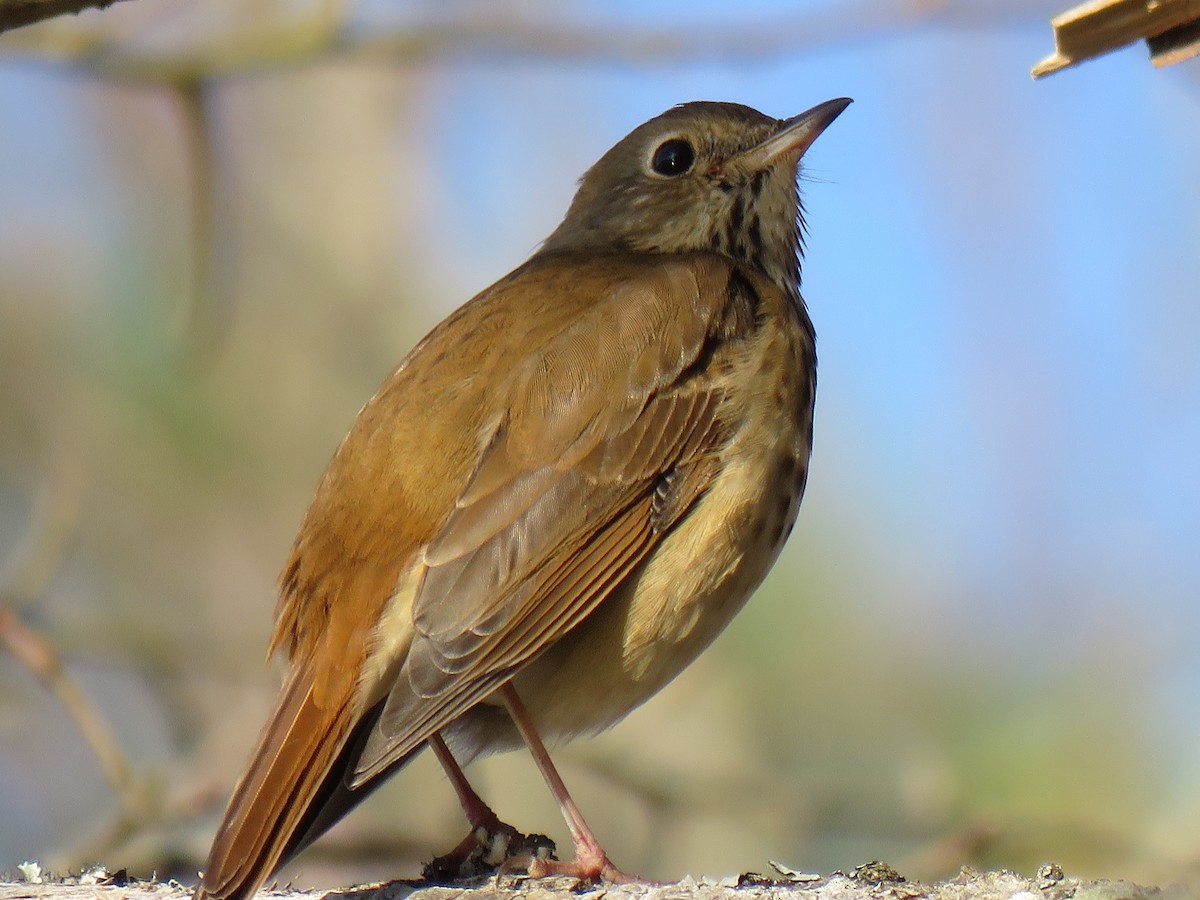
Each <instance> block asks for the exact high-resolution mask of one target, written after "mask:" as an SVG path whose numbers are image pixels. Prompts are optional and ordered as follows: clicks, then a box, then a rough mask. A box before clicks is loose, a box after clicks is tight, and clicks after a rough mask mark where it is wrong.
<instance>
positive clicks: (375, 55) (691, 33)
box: [0, 0, 1021, 83]
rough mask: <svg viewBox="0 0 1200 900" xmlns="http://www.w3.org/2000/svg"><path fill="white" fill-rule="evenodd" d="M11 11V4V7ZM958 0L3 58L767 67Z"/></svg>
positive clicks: (126, 70)
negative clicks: (756, 63)
mask: <svg viewBox="0 0 1200 900" xmlns="http://www.w3.org/2000/svg"><path fill="white" fill-rule="evenodd" d="M0 2H6V0H0ZM981 6H983V7H985V8H984V9H980V8H979V6H970V5H967V6H964V7H963V8H962V9H961V10H958V11H957V14H956V16H954V17H953V18H956V19H957V20H959V21H964V22H968V23H969V22H973V21H982V22H983V23H985V24H988V25H990V26H994V25H995V24H996V21H995V20H996V19H999V18H1004V17H1006V16H1008V17H1011V16H1013V15H1014V14H1018V13H1019V12H1020V10H1021V4H1011V5H1005V4H982V5H981ZM955 8H956V4H954V3H951V2H949V0H911V2H894V0H891V2H884V0H860V2H857V3H852V4H851V3H843V4H831V5H828V6H825V7H820V8H816V9H807V10H802V11H797V12H784V13H780V14H778V15H774V16H761V17H757V18H755V19H753V20H751V21H749V22H748V23H746V24H731V23H728V22H723V23H719V24H711V25H701V26H691V27H687V26H680V25H675V24H673V25H671V26H670V27H669V28H654V27H637V28H630V27H628V26H613V25H607V24H604V23H601V22H594V21H592V22H589V21H583V20H579V21H565V20H562V19H559V20H555V19H553V18H551V17H549V16H544V15H543V16H541V17H539V18H534V17H533V16H531V15H528V14H524V13H523V12H522V8H521V7H520V6H519V5H517V6H514V5H512V4H503V5H501V4H495V5H486V4H481V5H478V6H471V7H470V9H469V14H464V15H461V16H460V17H459V18H458V19H454V20H438V21H432V22H422V23H416V24H412V25H405V26H403V27H398V28H391V29H389V28H388V27H385V26H379V27H362V26H361V25H358V24H356V23H354V22H351V21H349V17H348V16H347V14H346V4H345V3H344V2H343V0H325V2H322V3H318V4H316V5H315V6H314V7H313V8H312V10H311V12H309V13H308V14H306V15H290V16H289V15H286V14H280V15H277V16H275V17H274V19H272V20H270V21H267V22H258V23H255V25H254V26H252V27H245V28H242V29H240V30H236V31H233V32H224V33H217V34H211V35H209V36H207V37H204V38H201V39H199V40H197V41H195V42H194V43H193V44H192V45H190V46H187V47H180V46H173V47H170V48H167V49H165V50H164V49H145V48H137V47H134V46H131V44H130V42H129V41H127V40H125V39H124V37H123V36H121V35H116V34H114V33H112V32H110V30H109V29H105V28H102V27H100V25H99V24H97V25H96V26H93V27H92V28H90V29H85V28H81V27H75V28H72V29H70V30H69V32H68V30H66V29H62V30H59V31H54V32H51V31H49V30H42V31H37V32H27V33H23V34H20V35H13V36H10V38H8V39H6V40H5V41H4V42H3V43H2V44H0V48H3V49H6V50H7V51H8V52H10V53H14V52H16V53H24V54H30V55H36V56H39V57H41V58H43V59H56V60H60V61H63V62H69V63H75V64H79V65H83V66H87V67H88V68H90V69H92V70H95V71H99V72H102V73H104V74H106V75H109V76H112V77H122V78H130V79H136V80H146V81H157V82H186V83H191V82H195V81H197V80H198V79H206V78H222V77H232V76H237V75H244V74H249V73H254V72H261V71H264V70H269V69H274V68H284V67H292V66H299V65H304V64H308V63H311V62H314V61H317V60H323V59H327V58H330V57H348V58H354V59H358V60H376V61H379V62H385V63H402V64H430V63H437V62H444V61H447V60H452V59H456V58H467V57H469V58H472V59H479V58H481V57H485V58H486V57H493V58H519V59H526V60H528V59H569V60H571V61H573V62H577V63H578V62H589V61H605V62H613V61H617V62H626V63H633V64H643V65H662V64H667V63H673V62H678V61H681V60H694V59H705V60H709V61H711V60H726V61H729V60H734V61H736V60H755V59H770V58H773V57H776V56H781V55H785V54H791V53H795V52H796V51H798V50H802V49H804V48H806V47H814V46H821V47H827V46H830V45H831V44H834V43H839V42H844V41H847V40H851V39H862V38H864V37H869V36H871V35H875V34H883V33H889V32H895V31H898V30H901V29H904V28H910V27H914V26H916V25H918V24H921V23H927V22H929V21H931V20H935V19H947V18H951V16H950V15H949V13H950V12H952V11H954V10H955Z"/></svg>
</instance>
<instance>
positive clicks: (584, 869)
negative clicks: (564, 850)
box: [514, 848, 643, 884]
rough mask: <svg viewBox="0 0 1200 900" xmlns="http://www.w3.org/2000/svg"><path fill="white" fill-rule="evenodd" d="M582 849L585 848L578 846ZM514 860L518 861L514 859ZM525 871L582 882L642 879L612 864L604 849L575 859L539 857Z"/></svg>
mask: <svg viewBox="0 0 1200 900" xmlns="http://www.w3.org/2000/svg"><path fill="white" fill-rule="evenodd" d="M577 850H578V851H582V850H583V848H577ZM514 862H516V861H515V860H514ZM525 871H526V872H528V873H529V876H530V877H531V878H546V877H550V876H555V875H560V876H567V877H570V878H577V879H579V881H580V882H589V883H592V882H605V883H607V884H629V883H631V882H635V881H642V880H643V879H641V878H638V877H637V876H636V875H629V874H628V873H626V872H622V871H621V870H620V869H618V868H617V867H616V866H614V865H613V864H612V860H610V859H609V858H608V855H607V854H606V853H604V851H603V850H601V851H599V852H596V853H593V852H577V854H576V856H575V859H572V860H569V861H567V862H563V861H561V860H557V859H554V858H553V857H538V858H535V859H531V860H529V861H528V862H527V863H526V864H525Z"/></svg>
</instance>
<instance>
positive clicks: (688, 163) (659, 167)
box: [650, 138, 696, 178]
mask: <svg viewBox="0 0 1200 900" xmlns="http://www.w3.org/2000/svg"><path fill="white" fill-rule="evenodd" d="M695 164H696V150H695V148H694V147H692V145H691V142H689V141H687V140H685V139H684V138H671V139H670V140H666V141H663V142H662V143H661V144H659V145H658V149H657V150H655V151H654V155H653V156H651V157H650V169H651V170H652V171H653V172H654V173H655V174H658V175H663V176H666V177H667V178H673V177H675V176H676V175H686V174H687V173H688V172H690V171H691V169H692V166H693V165H695Z"/></svg>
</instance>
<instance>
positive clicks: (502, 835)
mask: <svg viewBox="0 0 1200 900" xmlns="http://www.w3.org/2000/svg"><path fill="white" fill-rule="evenodd" d="M429 746H430V747H432V748H433V752H434V755H435V756H437V758H438V762H440V763H441V764H442V768H443V769H444V770H445V771H446V777H447V778H449V779H450V784H451V785H453V786H454V793H456V794H457V795H458V802H459V804H461V806H462V809H463V812H464V813H465V814H466V816H467V821H468V822H470V823H471V831H470V833H469V834H468V835H467V836H466V837H465V838H463V840H462V841H461V842H460V843H459V844H458V846H457V847H455V848H454V849H453V850H451V851H450V852H449V853H446V854H444V855H443V856H439V857H437V858H435V859H434V860H432V861H431V862H430V863H429V864H428V865H426V866H425V869H424V871H423V873H422V875H423V876H424V877H425V878H426V879H427V880H429V881H440V880H443V879H447V878H460V877H464V876H465V877H471V876H473V875H476V874H479V870H484V871H487V870H490V869H494V868H495V867H497V866H499V865H501V864H502V863H504V862H505V861H507V860H508V859H509V858H510V857H512V856H515V855H519V856H521V857H530V858H534V859H536V858H538V857H539V856H543V855H548V854H550V853H553V852H554V843H553V842H552V841H550V839H549V838H547V837H545V836H543V835H528V836H526V835H524V834H521V832H519V831H517V829H515V828H513V827H512V826H511V825H509V824H507V823H505V822H502V821H500V817H499V816H497V815H496V814H495V813H494V812H493V811H492V808H491V807H490V806H488V805H487V804H486V803H484V802H483V798H482V797H480V796H479V794H477V793H476V792H475V789H474V788H473V787H471V783H470V782H469V781H467V776H466V773H464V772H463V770H462V766H460V765H459V764H458V760H456V759H455V758H454V754H453V753H451V752H450V748H449V747H448V746H447V745H446V741H445V740H444V739H443V738H442V736H441V735H440V734H436V733H435V734H434V735H433V737H431V738H430V739H429Z"/></svg>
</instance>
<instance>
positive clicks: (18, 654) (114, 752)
mask: <svg viewBox="0 0 1200 900" xmlns="http://www.w3.org/2000/svg"><path fill="white" fill-rule="evenodd" d="M0 645H3V646H4V647H5V648H6V649H7V650H8V652H9V653H11V654H12V655H13V657H15V658H16V660H17V661H18V662H20V663H21V665H23V666H25V668H26V669H28V670H29V671H30V672H31V673H32V674H33V676H34V677H35V678H37V680H38V681H40V682H42V684H43V685H45V687H46V688H47V690H49V691H50V693H52V694H53V695H54V696H55V697H56V698H57V699H58V702H59V703H61V704H62V707H63V709H65V710H66V712H67V715H69V716H70V717H71V719H72V721H74V722H75V725H76V727H77V728H78V729H79V731H80V732H81V733H82V734H83V739H84V740H85V741H86V742H87V744H88V746H89V747H90V748H91V750H92V752H93V753H94V754H95V755H96V759H97V760H99V762H100V768H101V770H102V771H103V772H104V777H105V779H106V780H107V781H108V783H109V786H110V787H112V789H113V791H114V793H116V795H117V796H118V797H119V798H120V800H121V805H122V806H123V807H126V808H130V809H133V808H136V807H138V806H140V803H138V802H136V797H137V795H138V792H137V790H136V784H135V782H134V780H133V776H132V775H131V774H130V769H129V764H128V762H127V761H126V759H125V754H124V752H123V751H122V750H121V747H120V745H119V744H118V743H117V739H116V737H114V735H113V733H112V729H111V728H109V726H108V723H107V722H106V721H105V720H104V717H103V716H101V715H100V712H99V710H97V709H96V708H95V707H94V706H93V705H92V703H91V702H90V701H89V700H88V698H87V696H86V695H85V694H84V693H83V691H82V690H81V689H80V687H79V684H78V683H77V682H76V681H75V679H74V678H72V677H71V676H70V674H69V673H68V672H67V670H66V669H65V668H64V667H63V664H62V660H61V659H60V658H59V655H58V651H56V650H55V649H54V646H53V645H52V644H51V643H50V642H49V641H48V640H46V639H45V638H44V637H42V636H41V635H40V634H38V633H37V632H36V631H34V630H33V629H32V628H30V627H29V626H28V625H26V624H25V623H24V622H22V621H21V620H20V618H18V616H17V614H16V613H14V612H13V611H12V610H11V609H9V608H8V607H7V605H0Z"/></svg>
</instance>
